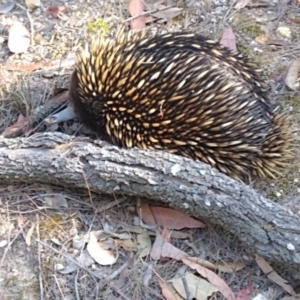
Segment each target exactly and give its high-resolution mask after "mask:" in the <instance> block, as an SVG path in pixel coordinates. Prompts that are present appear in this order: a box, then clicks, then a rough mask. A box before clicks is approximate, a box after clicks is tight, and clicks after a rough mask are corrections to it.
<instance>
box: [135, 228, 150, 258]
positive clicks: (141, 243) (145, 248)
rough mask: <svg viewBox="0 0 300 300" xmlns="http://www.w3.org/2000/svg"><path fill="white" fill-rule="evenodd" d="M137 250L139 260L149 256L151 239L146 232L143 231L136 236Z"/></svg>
mask: <svg viewBox="0 0 300 300" xmlns="http://www.w3.org/2000/svg"><path fill="white" fill-rule="evenodd" d="M137 248H138V250H139V254H138V257H139V258H142V257H145V256H148V255H149V253H150V251H151V239H150V236H149V233H148V231H146V230H144V232H142V233H141V234H138V235H137Z"/></svg>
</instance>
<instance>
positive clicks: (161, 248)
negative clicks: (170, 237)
mask: <svg viewBox="0 0 300 300" xmlns="http://www.w3.org/2000/svg"><path fill="white" fill-rule="evenodd" d="M150 256H151V257H152V258H153V259H154V260H158V259H160V258H161V257H170V258H174V259H176V260H181V259H183V258H184V257H187V256H188V255H187V253H185V252H183V251H181V250H180V249H178V248H176V247H175V246H173V245H172V244H170V243H168V242H166V241H165V240H164V239H163V237H162V236H161V235H160V233H159V232H158V231H157V232H156V239H155V241H154V244H153V246H152V249H151V252H150Z"/></svg>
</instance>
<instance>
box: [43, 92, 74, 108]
mask: <svg viewBox="0 0 300 300" xmlns="http://www.w3.org/2000/svg"><path fill="white" fill-rule="evenodd" d="M68 97H69V91H68V90H64V91H63V92H61V93H58V94H55V96H53V97H51V98H50V99H48V100H47V102H46V103H45V104H48V105H49V104H60V103H64V102H66V101H67V100H68Z"/></svg>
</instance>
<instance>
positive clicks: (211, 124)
mask: <svg viewBox="0 0 300 300" xmlns="http://www.w3.org/2000/svg"><path fill="white" fill-rule="evenodd" d="M259 72H260V71H259V70H257V69H255V67H254V66H253V65H252V64H251V63H249V62H248V61H247V60H246V59H245V58H243V57H242V56H241V55H238V54H233V53H231V52H230V51H229V50H228V49H226V48H225V47H222V46H221V45H220V44H219V43H218V42H215V41H211V40H209V39H206V38H204V37H203V36H200V35H197V34H194V33H167V34H161V35H150V36H149V35H147V34H146V33H145V32H140V33H128V34H126V33H124V31H122V30H121V31H119V32H118V34H117V36H116V38H115V39H111V38H104V37H101V38H98V39H95V40H93V42H92V43H91V44H90V45H87V47H86V49H85V50H84V51H83V52H82V53H81V55H80V56H79V59H78V62H77V65H76V69H75V70H74V73H73V75H72V78H71V83H70V88H69V90H70V102H71V105H73V107H74V108H75V111H76V112H77V113H78V115H79V117H80V119H81V121H82V122H83V123H84V124H85V125H87V126H88V127H90V128H91V129H92V130H94V131H95V132H97V133H98V135H99V136H100V137H101V138H103V139H105V140H108V141H109V142H111V143H113V144H115V145H118V146H123V147H128V148H131V147H140V148H142V149H151V150H164V151H169V152H171V153H174V154H178V155H181V156H186V157H190V158H192V159H195V160H197V159H198V160H201V161H203V162H205V163H208V164H210V165H211V166H213V167H216V168H217V169H218V170H220V171H221V172H223V173H225V174H227V175H229V176H231V177H233V178H236V179H243V178H244V177H245V176H248V177H249V176H250V177H251V176H259V177H266V176H270V177H274V176H275V175H276V174H277V175H278V174H280V172H281V170H280V169H281V168H282V167H284V166H285V165H286V163H287V161H288V160H289V159H290V157H291V150H290V148H291V134H290V132H289V129H290V128H289V126H290V123H289V122H288V117H287V116H286V115H285V114H283V113H280V112H279V108H278V107H272V106H271V104H270V101H269V99H268V95H267V92H268V88H267V85H266V84H265V83H264V82H263V80H262V78H261V77H260V75H259Z"/></svg>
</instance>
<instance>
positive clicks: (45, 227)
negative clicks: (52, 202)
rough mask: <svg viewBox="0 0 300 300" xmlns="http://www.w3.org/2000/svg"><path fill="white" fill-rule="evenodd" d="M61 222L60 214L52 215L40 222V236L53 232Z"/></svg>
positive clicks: (46, 235)
mask: <svg viewBox="0 0 300 300" xmlns="http://www.w3.org/2000/svg"><path fill="white" fill-rule="evenodd" d="M61 222H62V218H61V216H60V215H53V216H50V217H48V218H46V219H45V220H42V221H41V222H40V234H41V237H42V238H43V237H48V236H49V235H50V234H53V233H54V231H55V230H56V229H59V224H60V223H61Z"/></svg>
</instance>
